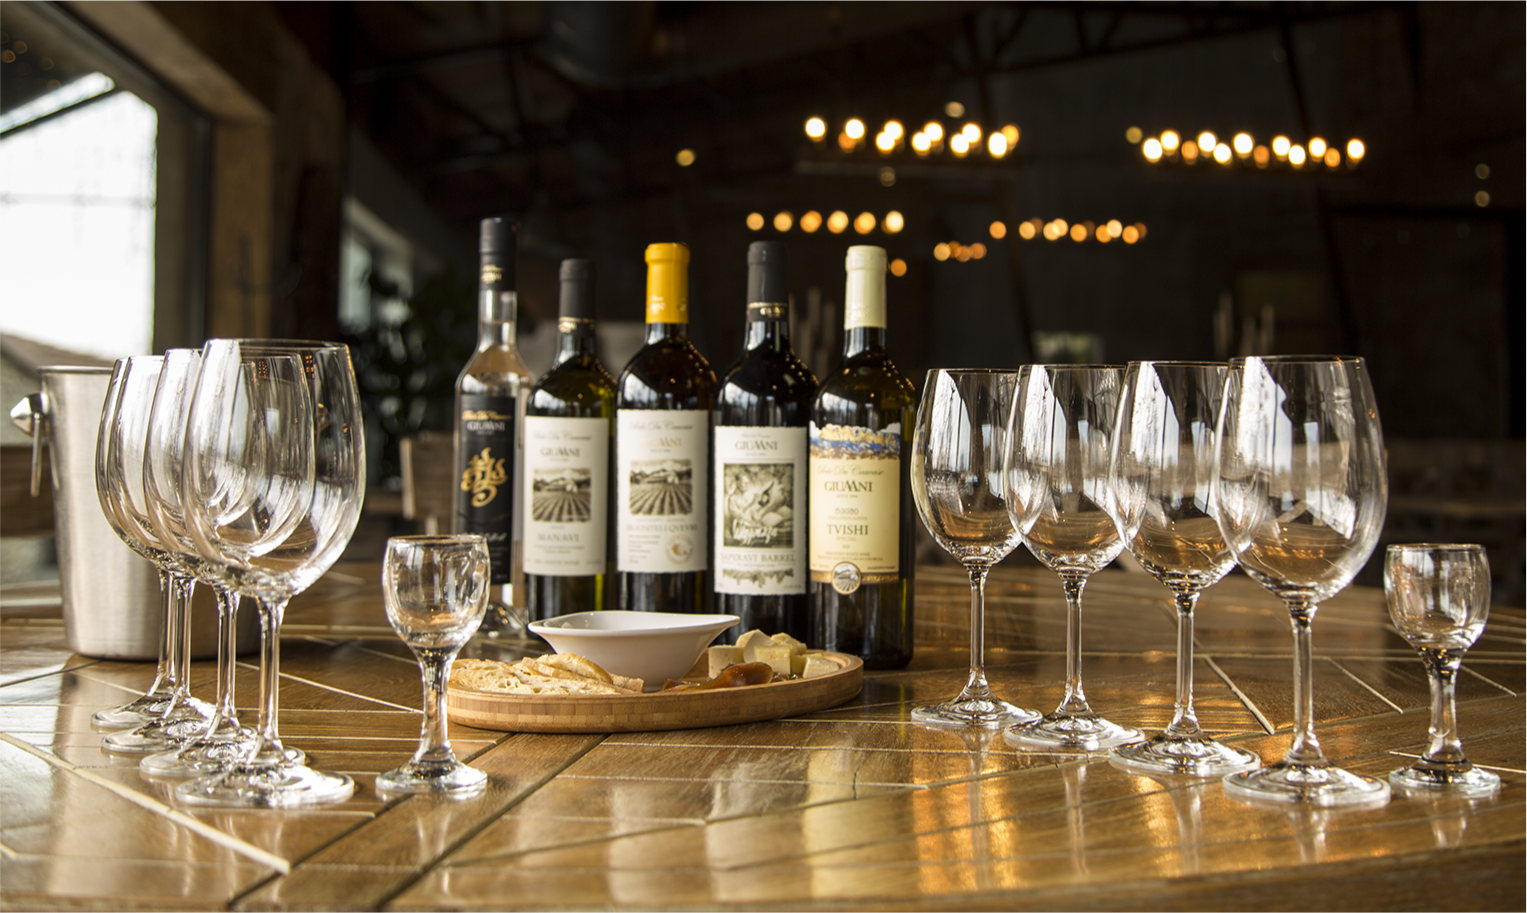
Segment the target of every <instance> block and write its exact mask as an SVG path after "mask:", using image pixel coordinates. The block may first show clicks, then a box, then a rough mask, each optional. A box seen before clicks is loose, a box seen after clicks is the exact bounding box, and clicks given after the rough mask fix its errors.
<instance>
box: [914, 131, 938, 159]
mask: <svg viewBox="0 0 1527 913" xmlns="http://www.w3.org/2000/svg"><path fill="white" fill-rule="evenodd" d="M931 148H933V141H932V140H930V139H928V134H926V133H914V134H913V135H912V149H913V151H915V152H916V153H917V154H918V155H925V154H927V152H928V150H929V149H931Z"/></svg>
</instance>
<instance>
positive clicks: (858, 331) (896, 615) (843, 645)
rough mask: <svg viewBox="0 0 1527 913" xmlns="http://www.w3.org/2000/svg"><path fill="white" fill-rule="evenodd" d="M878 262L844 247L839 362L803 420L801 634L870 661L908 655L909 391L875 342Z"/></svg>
mask: <svg viewBox="0 0 1527 913" xmlns="http://www.w3.org/2000/svg"><path fill="white" fill-rule="evenodd" d="M885 264H886V261H885V250H884V249H883V248H879V247H869V246H861V247H850V248H849V249H848V291H847V294H846V295H845V298H844V303H843V310H844V314H843V328H844V340H843V363H842V365H840V366H839V367H838V368H837V369H836V370H835V371H833V372H832V373H831V374H829V375H828V376H827V377H826V378H824V379H823V381H822V385H821V387H820V388H819V389H818V391H817V396H816V402H815V404H814V405H813V406H812V413H811V426H810V429H809V434H810V448H811V455H810V481H809V484H810V493H809V511H810V514H811V520H810V528H809V533H810V546H809V550H810V563H811V583H810V590H811V632H812V636H811V639H810V640H808V641H807V642H808V643H810V644H811V645H812V646H814V647H822V648H824V649H827V650H836V651H839V652H842V653H852V654H854V655H857V656H859V657H860V658H861V659H863V660H864V665H865V668H868V669H899V668H902V667H904V666H906V665H907V663H909V662H911V660H912V576H913V568H914V549H915V545H916V541H915V539H914V534H915V530H914V528H913V522H914V521H913V519H912V518H913V513H912V511H913V504H912V486H911V480H910V476H909V474H908V470H909V466H910V462H911V461H910V459H909V456H910V453H909V450H908V447H909V445H910V441H911V435H912V432H913V429H914V428H915V419H916V415H917V394H916V391H915V390H914V389H913V387H912V384H911V382H910V381H908V380H907V379H906V378H905V377H903V376H902V374H901V372H900V371H898V370H897V369H896V366H895V365H894V364H892V363H891V359H890V356H889V355H887V354H886V350H885V324H886V320H885V272H886V265H885Z"/></svg>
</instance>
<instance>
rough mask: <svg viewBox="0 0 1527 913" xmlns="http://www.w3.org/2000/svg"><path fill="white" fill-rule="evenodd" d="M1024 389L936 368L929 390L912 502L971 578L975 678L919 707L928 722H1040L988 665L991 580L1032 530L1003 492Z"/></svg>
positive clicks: (1006, 374) (1012, 379) (974, 371)
mask: <svg viewBox="0 0 1527 913" xmlns="http://www.w3.org/2000/svg"><path fill="white" fill-rule="evenodd" d="M1017 386H1018V374H1017V372H1014V371H999V370H995V369H990V368H968V369H936V370H933V371H929V372H928V377H927V380H926V381H925V382H924V384H923V399H922V405H921V406H919V407H918V410H917V430H916V432H915V433H914V435H913V439H912V467H911V476H912V497H913V499H914V500H915V501H916V502H917V512H918V514H919V515H920V516H921V517H922V520H923V524H924V525H925V526H926V527H927V528H928V532H929V533H930V534H931V535H932V536H933V538H934V540H936V541H937V542H938V544H939V545H941V546H943V547H944V549H945V550H946V551H948V552H949V553H950V554H951V555H953V556H954V557H955V558H957V559H958V560H959V562H960V563H961V564H963V565H964V566H965V569H966V571H967V572H969V574H970V675H969V677H968V679H967V680H966V683H965V688H964V690H962V691H961V692H960V693H959V695H958V696H956V697H953V698H950V699H949V700H947V701H944V702H942V703H939V704H934V705H932V706H927V707H918V708H915V709H914V710H913V711H912V719H914V720H916V721H917V722H920V723H941V724H948V725H956V726H977V727H981V728H988V729H998V728H1001V727H1003V726H1008V725H1011V724H1014V723H1026V722H1032V721H1034V720H1037V719H1039V713H1038V712H1036V711H1033V710H1026V709H1024V708H1022V707H1018V706H1015V705H1013V704H1010V703H1008V702H1006V701H1004V700H1001V699H1000V698H998V697H997V696H996V695H995V694H993V693H992V690H991V686H990V685H989V684H988V683H987V681H986V671H985V667H984V662H983V659H984V657H983V653H984V652H985V633H984V631H985V617H986V575H987V573H988V572H989V571H990V570H991V568H992V566H993V565H995V564H996V563H997V562H998V561H1001V560H1002V559H1003V558H1006V557H1007V555H1008V553H1009V552H1011V551H1012V550H1013V549H1014V548H1016V547H1017V545H1018V543H1019V542H1020V541H1021V539H1022V530H1024V529H1026V528H1027V523H1024V524H1022V525H1020V526H1017V527H1015V526H1014V519H1013V517H1011V516H1010V515H1009V513H1008V505H1007V502H1006V499H1005V498H1004V496H1003V492H1002V472H1001V469H1002V441H1003V434H1004V430H1005V426H1006V424H1007V416H1008V412H1009V411H1010V409H1011V407H1012V402H1013V393H1014V391H1015V390H1016V388H1017ZM1034 507H1035V508H1036V509H1037V507H1038V503H1037V501H1036V502H1035V504H1034ZM1034 512H1035V511H1030V512H1029V514H1028V516H1027V520H1028V522H1032V520H1033V515H1034ZM1020 519H1022V518H1020Z"/></svg>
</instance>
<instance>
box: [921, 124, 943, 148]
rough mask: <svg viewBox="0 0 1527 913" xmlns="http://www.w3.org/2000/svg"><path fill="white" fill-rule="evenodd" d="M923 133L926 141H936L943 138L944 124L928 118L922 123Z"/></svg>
mask: <svg viewBox="0 0 1527 913" xmlns="http://www.w3.org/2000/svg"><path fill="white" fill-rule="evenodd" d="M923 135H924V136H926V137H928V142H930V143H936V142H938V141H939V140H941V139H943V138H944V125H943V124H941V123H939V122H938V121H936V120H930V121H928V122H927V123H926V124H924V125H923Z"/></svg>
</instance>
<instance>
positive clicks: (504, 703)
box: [446, 653, 864, 732]
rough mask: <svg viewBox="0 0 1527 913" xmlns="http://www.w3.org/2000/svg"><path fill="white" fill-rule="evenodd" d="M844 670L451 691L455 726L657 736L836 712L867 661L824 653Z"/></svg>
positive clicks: (449, 699) (448, 696)
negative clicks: (703, 683)
mask: <svg viewBox="0 0 1527 913" xmlns="http://www.w3.org/2000/svg"><path fill="white" fill-rule="evenodd" d="M821 655H822V656H824V657H826V658H827V659H828V660H830V661H832V662H833V663H835V664H836V665H837V666H838V667H839V668H838V671H837V672H831V673H828V674H827V675H819V676H817V677H815V678H803V679H795V680H790V681H783V682H770V683H769V684H767V685H748V686H746V687H741V688H716V689H714V690H708V691H667V692H664V691H655V692H651V693H648V694H608V695H607V694H548V695H539V694H488V693H486V692H482V691H467V690H464V689H461V688H456V687H454V686H453V687H452V688H451V689H450V691H448V692H446V712H447V714H448V715H449V717H450V719H451V722H453V723H461V724H463V725H466V726H475V727H477V728H478V729H496V730H500V731H503V732H654V731H657V730H661V729H703V728H705V727H707V726H730V725H732V724H734V723H756V722H759V721H760V720H773V719H778V718H779V717H782V716H791V715H794V714H799V713H810V712H812V711H814V710H825V709H827V708H828V707H836V706H837V705H839V704H841V703H843V702H844V701H846V700H848V699H849V698H852V697H853V696H854V695H856V694H858V693H859V689H860V688H861V687H863V685H864V662H863V661H862V660H860V659H859V657H857V656H849V655H847V654H844V653H823V654H821Z"/></svg>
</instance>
